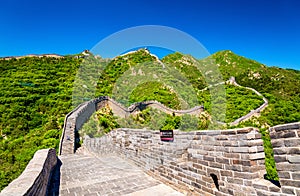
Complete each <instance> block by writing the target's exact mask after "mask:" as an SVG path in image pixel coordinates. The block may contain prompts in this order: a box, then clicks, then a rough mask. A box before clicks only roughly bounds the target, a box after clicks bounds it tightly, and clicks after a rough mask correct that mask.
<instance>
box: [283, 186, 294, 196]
mask: <svg viewBox="0 0 300 196" xmlns="http://www.w3.org/2000/svg"><path fill="white" fill-rule="evenodd" d="M281 191H282V193H286V194H290V195H295V191H294V189H293V188H288V187H281Z"/></svg>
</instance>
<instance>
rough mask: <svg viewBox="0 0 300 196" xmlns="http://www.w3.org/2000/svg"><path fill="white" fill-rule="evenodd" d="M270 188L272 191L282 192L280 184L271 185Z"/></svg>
mask: <svg viewBox="0 0 300 196" xmlns="http://www.w3.org/2000/svg"><path fill="white" fill-rule="evenodd" d="M269 190H270V191H271V192H280V190H281V189H280V188H279V187H278V186H275V185H274V186H270V187H269Z"/></svg>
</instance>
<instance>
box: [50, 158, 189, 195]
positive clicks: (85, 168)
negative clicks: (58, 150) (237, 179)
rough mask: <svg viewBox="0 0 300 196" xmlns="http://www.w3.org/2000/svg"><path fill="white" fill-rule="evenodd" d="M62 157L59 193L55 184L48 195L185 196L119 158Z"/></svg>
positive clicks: (58, 175) (58, 169) (56, 176)
mask: <svg viewBox="0 0 300 196" xmlns="http://www.w3.org/2000/svg"><path fill="white" fill-rule="evenodd" d="M59 158H60V160H61V162H62V164H61V166H60V168H57V173H56V174H54V176H53V178H52V179H54V181H55V178H56V184H57V186H56V190H55V188H54V185H53V183H54V182H53V181H52V189H51V190H50V192H49V193H48V195H58V193H59V195H62V196H71V195H72V196H78V195H80V196H81V195H107V196H113V195H126V196H139V195H141V196H147V195H149V196H150V195H151V196H152V195H155V196H160V195H161V196H179V195H183V194H181V193H179V192H177V191H175V190H174V189H172V188H170V187H168V186H167V185H165V184H163V183H161V182H159V181H157V180H155V179H153V178H152V177H150V176H148V175H146V174H145V173H144V172H143V171H142V170H141V169H140V168H138V167H137V166H135V165H133V164H131V163H130V162H127V161H125V160H123V159H121V158H119V157H116V156H104V157H95V156H93V155H78V154H74V155H67V156H60V157H59ZM59 171H60V172H59ZM59 179H60V180H59ZM58 186H59V188H58ZM58 189H59V191H58Z"/></svg>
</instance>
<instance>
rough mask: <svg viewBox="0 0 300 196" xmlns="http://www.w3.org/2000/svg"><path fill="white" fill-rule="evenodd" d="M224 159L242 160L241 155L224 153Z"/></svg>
mask: <svg viewBox="0 0 300 196" xmlns="http://www.w3.org/2000/svg"><path fill="white" fill-rule="evenodd" d="M224 157H226V158H231V159H232V158H236V159H240V158H241V155H240V154H238V153H224Z"/></svg>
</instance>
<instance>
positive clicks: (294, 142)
mask: <svg viewBox="0 0 300 196" xmlns="http://www.w3.org/2000/svg"><path fill="white" fill-rule="evenodd" d="M284 145H285V146H286V147H296V146H300V139H299V138H296V139H287V140H284Z"/></svg>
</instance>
